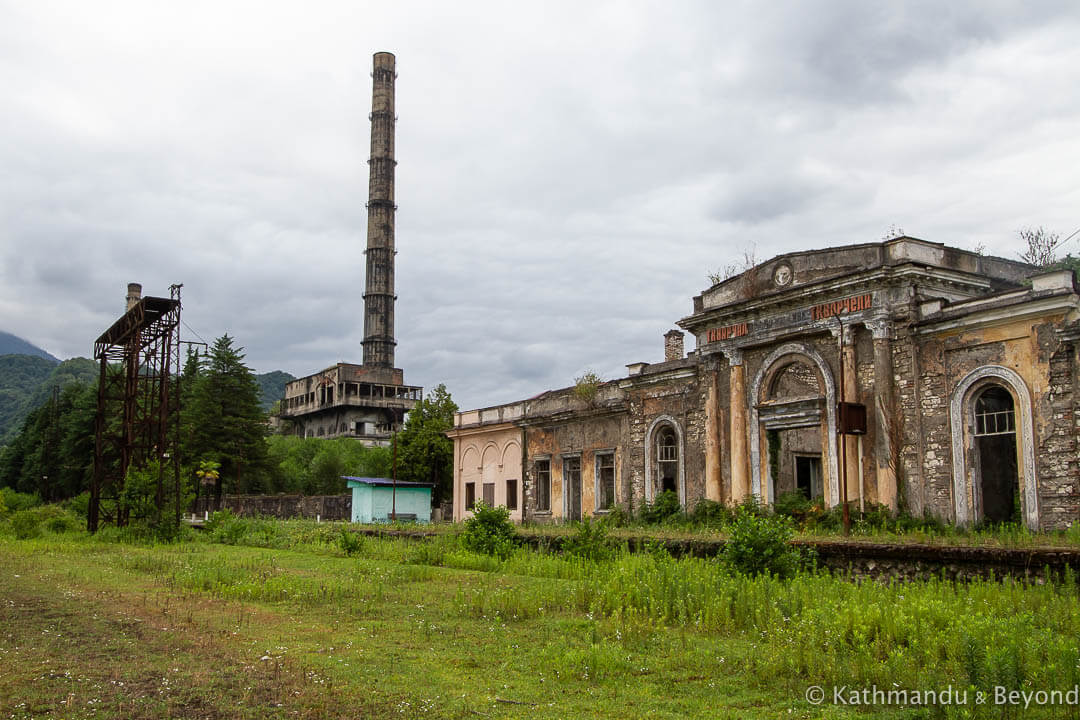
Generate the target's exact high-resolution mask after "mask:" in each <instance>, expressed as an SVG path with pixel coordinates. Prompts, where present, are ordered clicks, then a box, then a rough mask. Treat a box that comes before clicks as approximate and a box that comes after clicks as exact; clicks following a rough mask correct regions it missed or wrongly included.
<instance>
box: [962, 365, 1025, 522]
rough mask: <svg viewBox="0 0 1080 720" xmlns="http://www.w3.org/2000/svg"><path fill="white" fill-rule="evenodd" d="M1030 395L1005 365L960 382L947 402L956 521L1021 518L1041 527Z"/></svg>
mask: <svg viewBox="0 0 1080 720" xmlns="http://www.w3.org/2000/svg"><path fill="white" fill-rule="evenodd" d="M1031 408H1032V402H1031V391H1030V390H1028V387H1027V384H1026V383H1025V382H1024V379H1023V378H1021V377H1020V375H1018V374H1017V373H1016V371H1015V370H1012V369H1010V368H1007V367H1003V366H1001V365H984V366H982V367H979V368H976V369H975V370H972V371H971V372H970V373H968V374H967V375H966V376H964V378H963V379H962V380H961V381H960V382H959V383H957V385H956V387H955V388H954V389H953V391H952V397H951V398H950V400H949V424H950V429H951V433H950V435H951V441H952V459H953V504H954V511H955V513H956V515H955V517H956V522H957V523H958V524H960V525H969V524H971V523H977V522H980V521H985V522H1011V521H1016V520H1021V519H1022V520H1023V522H1024V524H1025V525H1027V526H1028V527H1029V528H1030V529H1032V530H1037V529H1038V528H1039V492H1038V489H1039V485H1038V477H1037V475H1036V470H1035V452H1034V448H1035V442H1034V426H1033V424H1032V420H1031Z"/></svg>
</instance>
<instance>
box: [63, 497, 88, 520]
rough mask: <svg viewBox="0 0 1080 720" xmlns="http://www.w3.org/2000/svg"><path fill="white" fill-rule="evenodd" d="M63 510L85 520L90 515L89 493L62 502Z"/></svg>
mask: <svg viewBox="0 0 1080 720" xmlns="http://www.w3.org/2000/svg"><path fill="white" fill-rule="evenodd" d="M64 509H66V510H67V511H68V512H69V513H71V514H72V515H74V516H75V517H81V518H85V517H87V516H88V515H89V514H90V493H89V492H84V493H81V494H79V495H76V496H75V497H72V498H68V499H67V500H65V501H64Z"/></svg>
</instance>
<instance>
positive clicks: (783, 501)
mask: <svg viewBox="0 0 1080 720" xmlns="http://www.w3.org/2000/svg"><path fill="white" fill-rule="evenodd" d="M813 507H814V505H813V503H811V502H810V498H808V497H806V496H805V495H803V494H802V493H801V492H799V491H798V490H795V491H793V492H786V493H782V494H781V495H780V496H779V497H778V498H776V501H775V502H773V512H775V513H776V514H777V515H784V516H785V517H789V518H791V519H792V520H793V521H794V522H795V523H796V524H798V525H802V524H803V523H804V522H806V519H807V517H808V516H809V515H810V513H811V511H812V510H813Z"/></svg>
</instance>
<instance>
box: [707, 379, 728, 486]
mask: <svg viewBox="0 0 1080 720" xmlns="http://www.w3.org/2000/svg"><path fill="white" fill-rule="evenodd" d="M706 372H708V374H709V375H708V377H709V387H708V390H707V393H706V396H705V497H706V499H708V500H712V501H714V502H722V501H723V499H724V498H723V495H722V490H721V473H720V423H721V421H720V397H719V396H720V389H719V387H718V384H719V382H720V379H719V377H718V375H719V373H718V372H717V369H716V363H715V362H712V361H710V362H709V364H708V366H707V371H706Z"/></svg>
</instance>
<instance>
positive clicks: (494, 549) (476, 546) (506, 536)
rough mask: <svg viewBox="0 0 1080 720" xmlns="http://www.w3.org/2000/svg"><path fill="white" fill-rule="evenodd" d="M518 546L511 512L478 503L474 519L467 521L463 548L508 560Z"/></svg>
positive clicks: (463, 535)
mask: <svg viewBox="0 0 1080 720" xmlns="http://www.w3.org/2000/svg"><path fill="white" fill-rule="evenodd" d="M516 544H517V541H516V533H515V532H514V525H513V523H511V522H510V511H509V510H507V509H506V508H504V507H489V506H487V505H485V504H484V503H482V502H479V503H476V507H475V509H474V510H473V515H472V517H470V518H469V519H468V520H466V521H465V530H464V531H463V532H462V533H461V546H462V547H464V548H465V549H466V550H472V551H473V552H478V553H483V554H485V555H495V556H497V557H500V558H506V557H509V555H510V553H511V552H513V550H514V547H515V546H516Z"/></svg>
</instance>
